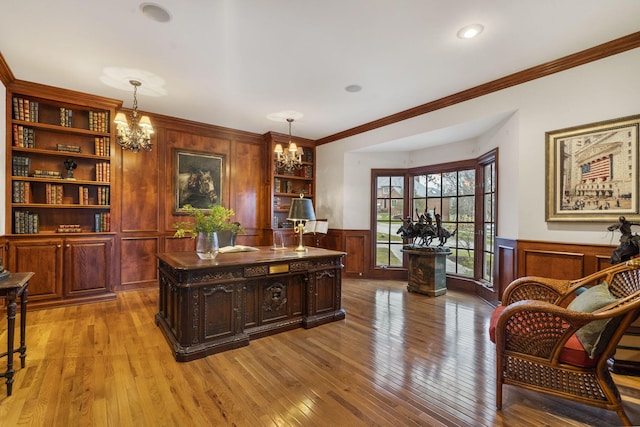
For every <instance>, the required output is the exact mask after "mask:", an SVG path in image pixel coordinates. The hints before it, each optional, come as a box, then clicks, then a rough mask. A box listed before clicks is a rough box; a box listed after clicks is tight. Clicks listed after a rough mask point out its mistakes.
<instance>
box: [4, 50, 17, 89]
mask: <svg viewBox="0 0 640 427" xmlns="http://www.w3.org/2000/svg"><path fill="white" fill-rule="evenodd" d="M15 79H16V78H15V76H14V75H13V72H12V71H11V68H9V64H7V61H5V59H4V56H2V52H0V82H2V83H3V84H4V86H5V87H7V86H9V84H10V83H12V82H13V81H14V80H15Z"/></svg>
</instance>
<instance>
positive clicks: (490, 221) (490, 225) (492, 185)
mask: <svg viewBox="0 0 640 427" xmlns="http://www.w3.org/2000/svg"><path fill="white" fill-rule="evenodd" d="M480 168H481V170H482V181H481V182H480V188H481V189H482V221H483V224H482V230H481V231H482V235H481V236H482V253H481V258H482V259H481V261H480V262H481V265H482V276H481V277H482V280H483V282H484V283H487V284H488V285H489V286H491V287H492V286H493V267H494V247H493V245H494V241H495V235H496V196H497V195H496V185H497V176H496V156H495V153H491V154H490V155H488V156H485V157H483V158H482V159H481V160H480Z"/></svg>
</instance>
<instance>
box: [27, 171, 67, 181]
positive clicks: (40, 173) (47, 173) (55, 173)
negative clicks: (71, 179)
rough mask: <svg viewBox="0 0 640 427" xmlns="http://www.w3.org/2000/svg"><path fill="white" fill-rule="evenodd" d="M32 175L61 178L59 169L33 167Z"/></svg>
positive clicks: (35, 176)
mask: <svg viewBox="0 0 640 427" xmlns="http://www.w3.org/2000/svg"><path fill="white" fill-rule="evenodd" d="M32 176H33V177H34V178H50V179H62V173H61V172H60V171H51V170H45V169H35V170H34V171H33V175H32Z"/></svg>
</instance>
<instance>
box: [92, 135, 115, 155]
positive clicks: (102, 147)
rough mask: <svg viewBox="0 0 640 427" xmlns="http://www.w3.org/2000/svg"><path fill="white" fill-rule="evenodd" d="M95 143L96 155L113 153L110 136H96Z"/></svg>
mask: <svg viewBox="0 0 640 427" xmlns="http://www.w3.org/2000/svg"><path fill="white" fill-rule="evenodd" d="M94 145H95V154H96V156H108V155H109V154H110V153H111V140H110V138H109V137H108V136H101V137H100V136H96V137H95V139H94Z"/></svg>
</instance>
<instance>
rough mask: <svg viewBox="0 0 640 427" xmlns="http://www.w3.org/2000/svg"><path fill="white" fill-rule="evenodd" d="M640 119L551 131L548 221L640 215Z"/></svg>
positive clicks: (547, 169)
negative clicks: (639, 196)
mask: <svg viewBox="0 0 640 427" xmlns="http://www.w3.org/2000/svg"><path fill="white" fill-rule="evenodd" d="M639 123H640V115H638V116H630V117H622V118H619V119H613V120H608V121H604V122H599V123H592V124H588V125H582V126H576V127H572V128H567V129H561V130H555V131H551V132H547V133H546V199H547V200H546V220H547V221H592V222H612V221H614V222H617V220H618V218H619V217H620V216H629V217H631V216H633V215H638V125H639Z"/></svg>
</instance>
